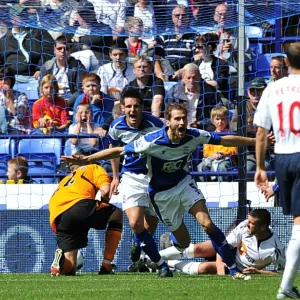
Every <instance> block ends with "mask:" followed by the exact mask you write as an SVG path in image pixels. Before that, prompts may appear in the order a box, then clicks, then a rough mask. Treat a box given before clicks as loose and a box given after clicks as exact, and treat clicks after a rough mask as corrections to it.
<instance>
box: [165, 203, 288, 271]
mask: <svg viewBox="0 0 300 300" xmlns="http://www.w3.org/2000/svg"><path fill="white" fill-rule="evenodd" d="M270 222H271V216H270V213H269V212H268V211H267V210H266V209H262V208H259V209H255V210H253V211H251V212H250V214H249V216H248V220H245V221H243V222H241V223H240V224H239V225H238V226H237V227H236V228H234V229H233V230H232V231H231V232H230V233H229V235H228V236H227V238H226V239H227V242H228V244H229V245H230V246H231V248H232V250H233V251H235V263H236V265H237V267H238V268H239V269H240V270H241V271H243V273H247V274H249V273H251V274H277V272H276V271H269V270H263V269H264V268H265V267H267V266H269V265H270V264H274V265H276V266H277V271H282V270H283V269H284V265H285V252H284V246H283V245H282V243H281V242H280V240H279V237H278V235H277V234H276V233H275V232H273V230H272V229H271V228H270ZM164 235H165V234H164ZM164 235H162V237H161V238H165V237H164ZM161 241H162V242H163V243H166V240H165V239H164V240H162V239H161ZM169 243H170V242H169ZM215 254H216V252H215V250H214V248H213V246H212V243H211V242H210V241H206V242H203V243H199V244H190V246H189V247H188V248H187V249H185V250H184V251H183V252H181V253H179V252H178V250H177V249H176V248H175V247H174V246H171V247H169V248H166V249H164V250H161V251H160V255H161V256H162V258H163V259H165V260H167V261H168V265H169V266H170V267H172V268H174V269H176V270H180V271H181V272H183V273H187V274H191V275H192V274H216V273H217V274H219V275H224V274H225V271H226V268H225V265H224V263H223V262H222V261H221V260H219V259H218V257H217V261H216V262H215V261H207V262H202V263H200V262H190V261H179V259H182V258H196V257H200V258H211V257H213V256H215Z"/></svg>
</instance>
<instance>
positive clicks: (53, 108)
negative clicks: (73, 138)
mask: <svg viewBox="0 0 300 300" xmlns="http://www.w3.org/2000/svg"><path fill="white" fill-rule="evenodd" d="M58 90H59V88H58V82H57V80H56V79H55V77H54V75H46V76H44V77H43V79H42V81H41V86H40V92H41V95H42V97H41V98H40V99H38V100H37V101H36V102H35V103H34V104H33V107H32V123H33V127H34V128H39V129H41V130H42V132H43V133H52V132H54V131H60V132H63V131H65V130H66V128H67V127H68V126H69V125H70V123H71V121H70V117H69V114H68V111H67V105H66V102H65V100H64V99H63V98H61V97H59V96H58Z"/></svg>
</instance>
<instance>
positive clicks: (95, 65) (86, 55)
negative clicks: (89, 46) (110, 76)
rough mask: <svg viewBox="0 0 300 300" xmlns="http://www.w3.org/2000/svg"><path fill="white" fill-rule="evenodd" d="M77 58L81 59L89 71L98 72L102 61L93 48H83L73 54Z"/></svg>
mask: <svg viewBox="0 0 300 300" xmlns="http://www.w3.org/2000/svg"><path fill="white" fill-rule="evenodd" d="M71 56H73V57H74V58H76V59H79V60H80V61H81V62H82V64H83V65H84V66H85V68H86V70H87V71H88V72H97V71H98V69H99V67H100V63H99V60H98V59H97V57H96V56H95V54H94V53H93V51H92V50H82V51H77V52H74V53H72V54H71Z"/></svg>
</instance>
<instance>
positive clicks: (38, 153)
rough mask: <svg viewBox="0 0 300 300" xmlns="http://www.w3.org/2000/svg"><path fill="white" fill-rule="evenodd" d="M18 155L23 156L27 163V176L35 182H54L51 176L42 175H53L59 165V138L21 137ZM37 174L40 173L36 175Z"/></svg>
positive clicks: (60, 147)
mask: <svg viewBox="0 0 300 300" xmlns="http://www.w3.org/2000/svg"><path fill="white" fill-rule="evenodd" d="M18 153H19V155H22V156H25V157H26V158H27V160H28V164H29V172H28V174H29V176H32V177H33V179H34V180H35V181H37V182H43V183H55V182H56V179H55V178H54V177H53V178H51V177H48V178H47V177H44V176H43V175H55V174H56V172H57V166H59V165H60V157H61V154H62V141H61V139H55V138H52V139H22V140H21V141H20V142H19V146H18ZM37 175H40V176H39V177H37Z"/></svg>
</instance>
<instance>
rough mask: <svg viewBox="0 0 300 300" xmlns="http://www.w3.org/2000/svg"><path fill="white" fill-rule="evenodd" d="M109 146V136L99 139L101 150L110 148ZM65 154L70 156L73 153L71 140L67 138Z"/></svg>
mask: <svg viewBox="0 0 300 300" xmlns="http://www.w3.org/2000/svg"><path fill="white" fill-rule="evenodd" d="M108 147H109V141H108V138H107V137H103V138H100V139H99V151H100V150H103V149H108ZM64 155H66V156H70V155H72V148H71V142H70V140H69V139H68V140H66V143H65V146H64Z"/></svg>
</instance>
